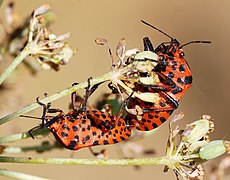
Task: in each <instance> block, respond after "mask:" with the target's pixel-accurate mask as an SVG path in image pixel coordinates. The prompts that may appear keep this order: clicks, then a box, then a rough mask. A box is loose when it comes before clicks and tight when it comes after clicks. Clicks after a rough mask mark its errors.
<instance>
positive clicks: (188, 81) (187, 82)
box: [184, 76, 192, 84]
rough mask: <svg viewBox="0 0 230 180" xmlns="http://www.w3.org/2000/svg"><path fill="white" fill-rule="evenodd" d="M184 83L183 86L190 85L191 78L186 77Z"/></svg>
mask: <svg viewBox="0 0 230 180" xmlns="http://www.w3.org/2000/svg"><path fill="white" fill-rule="evenodd" d="M184 82H185V84H192V76H186V77H185V78H184Z"/></svg>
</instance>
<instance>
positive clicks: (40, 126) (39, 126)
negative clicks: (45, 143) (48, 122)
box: [28, 124, 44, 139]
mask: <svg viewBox="0 0 230 180" xmlns="http://www.w3.org/2000/svg"><path fill="white" fill-rule="evenodd" d="M43 127H44V126H43V124H41V125H38V126H35V127H33V128H32V129H30V130H29V131H28V134H29V135H30V137H32V138H33V139H34V136H33V134H32V132H33V131H36V130H38V129H42V128H43Z"/></svg>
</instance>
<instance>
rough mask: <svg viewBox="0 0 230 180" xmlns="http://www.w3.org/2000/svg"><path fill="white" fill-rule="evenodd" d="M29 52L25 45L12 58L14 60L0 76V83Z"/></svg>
mask: <svg viewBox="0 0 230 180" xmlns="http://www.w3.org/2000/svg"><path fill="white" fill-rule="evenodd" d="M29 54H30V50H29V49H28V48H27V46H26V47H25V48H24V49H23V50H22V52H21V53H20V54H19V55H18V56H17V57H16V58H15V59H14V61H13V62H12V63H11V64H10V65H9V66H8V68H7V69H6V70H5V71H4V72H3V73H2V74H1V76H0V85H1V84H2V83H3V82H4V81H5V80H6V78H7V77H8V76H9V75H10V74H11V73H12V72H13V71H14V70H15V68H16V67H17V66H18V65H19V64H20V63H21V62H22V61H23V59H25V58H26V57H27V56H28V55H29Z"/></svg>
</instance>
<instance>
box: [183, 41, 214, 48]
mask: <svg viewBox="0 0 230 180" xmlns="http://www.w3.org/2000/svg"><path fill="white" fill-rule="evenodd" d="M193 43H212V42H211V41H190V42H187V43H185V44H182V45H180V48H182V47H184V46H187V45H189V44H193Z"/></svg>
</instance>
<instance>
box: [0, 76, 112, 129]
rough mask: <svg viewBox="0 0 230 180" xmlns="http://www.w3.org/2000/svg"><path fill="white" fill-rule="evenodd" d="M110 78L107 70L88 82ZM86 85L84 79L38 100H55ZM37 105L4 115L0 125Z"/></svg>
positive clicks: (45, 101) (93, 83)
mask: <svg viewBox="0 0 230 180" xmlns="http://www.w3.org/2000/svg"><path fill="white" fill-rule="evenodd" d="M110 79H111V73H110V72H109V73H107V74H104V75H102V76H98V77H96V78H93V79H92V80H91V81H90V83H91V85H95V84H98V83H100V82H103V81H107V80H110ZM87 85H88V82H87V81H85V82H83V83H80V84H77V85H75V86H71V87H69V88H67V89H64V90H63V91H60V92H58V93H56V94H53V95H51V96H48V97H45V98H44V99H41V100H40V101H41V102H43V103H48V102H52V101H54V100H57V99H59V98H61V97H64V96H67V95H69V94H71V93H72V92H75V91H77V90H80V89H84V88H86V87H87ZM38 107H40V105H39V104H38V103H33V104H30V105H28V106H26V107H24V108H22V109H19V110H18V111H16V112H14V113H12V114H9V115H6V116H5V117H3V118H1V119H0V125H1V124H4V123H6V122H8V121H10V120H11V119H13V118H16V117H19V116H20V115H22V114H26V113H28V112H30V111H32V110H34V109H36V108H38Z"/></svg>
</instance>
